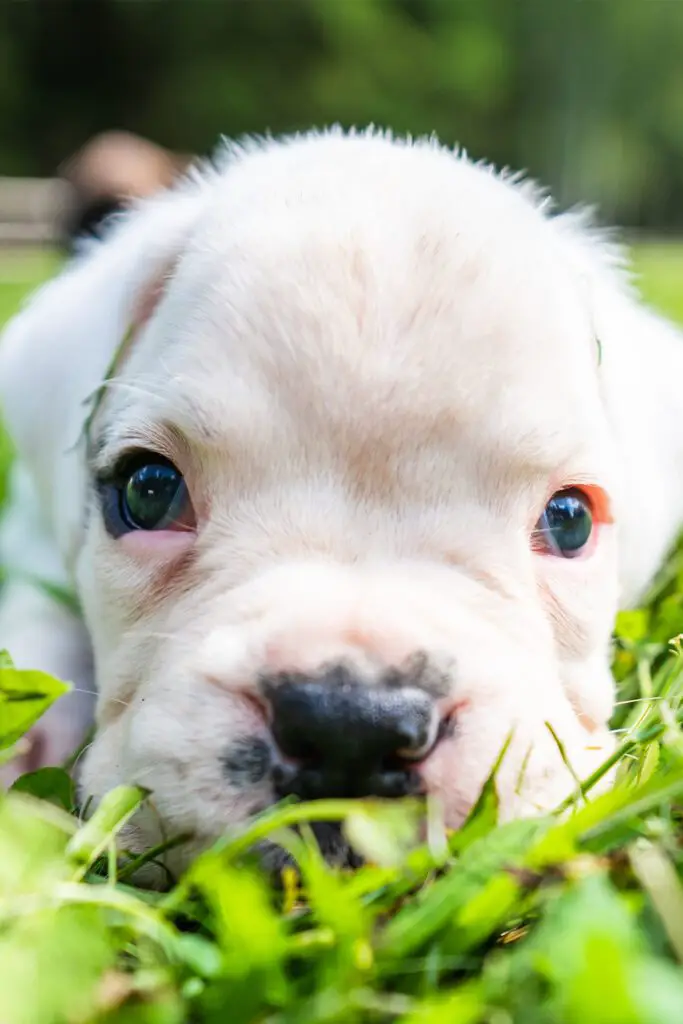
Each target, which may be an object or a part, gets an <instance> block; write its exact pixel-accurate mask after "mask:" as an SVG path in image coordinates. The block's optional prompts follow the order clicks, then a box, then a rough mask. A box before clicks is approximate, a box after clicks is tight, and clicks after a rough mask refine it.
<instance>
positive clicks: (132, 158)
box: [58, 131, 191, 252]
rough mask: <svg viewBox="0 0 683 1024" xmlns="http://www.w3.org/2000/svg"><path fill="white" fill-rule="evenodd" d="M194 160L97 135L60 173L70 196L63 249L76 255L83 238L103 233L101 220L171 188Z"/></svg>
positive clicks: (132, 138) (116, 134)
mask: <svg viewBox="0 0 683 1024" xmlns="http://www.w3.org/2000/svg"><path fill="white" fill-rule="evenodd" d="M190 162H191V157H189V156H187V155H185V154H179V153H173V152H171V151H170V150H167V149H164V148H163V147H162V146H158V145H157V144H156V143H154V142H150V141H149V140H148V139H144V138H142V137H140V136H139V135H134V134H132V133H131V132H125V131H106V132H102V133H100V134H98V135H95V136H93V137H92V138H91V139H90V140H89V141H88V142H86V144H85V145H84V146H83V147H82V148H81V149H79V150H78V151H77V152H76V153H75V154H73V156H71V157H69V158H68V159H67V160H65V161H64V163H63V164H62V165H61V166H60V167H59V170H58V173H59V176H60V177H61V178H62V180H63V181H64V182H65V183H66V184H67V186H68V187H69V191H70V193H71V194H70V197H69V199H68V200H67V206H66V209H65V211H64V214H63V216H62V219H61V224H60V235H61V242H62V245H63V246H64V248H66V249H67V250H68V251H70V252H72V251H74V249H76V248H77V246H78V242H79V240H80V239H83V238H88V237H92V236H93V235H97V234H99V232H100V230H101V227H102V224H103V222H104V221H105V220H106V219H107V218H108V217H109V216H111V215H112V214H114V213H117V212H119V211H121V210H124V209H125V208H126V207H127V206H128V205H129V203H130V202H131V201H134V200H136V199H144V198H145V197H147V196H150V195H152V194H153V193H154V192H157V191H159V190H160V189H163V188H168V187H169V186H170V185H172V184H173V182H174V180H175V179H176V178H177V177H178V176H179V175H180V174H182V173H183V171H185V170H186V168H187V167H188V165H189V164H190Z"/></svg>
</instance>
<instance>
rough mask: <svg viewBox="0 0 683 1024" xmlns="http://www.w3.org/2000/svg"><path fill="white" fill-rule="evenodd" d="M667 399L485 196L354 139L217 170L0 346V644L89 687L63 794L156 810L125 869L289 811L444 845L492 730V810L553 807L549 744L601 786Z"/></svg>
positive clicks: (564, 245) (599, 275)
mask: <svg viewBox="0 0 683 1024" xmlns="http://www.w3.org/2000/svg"><path fill="white" fill-rule="evenodd" d="M105 378H107V382H106V383H105V385H104V387H103V388H102V387H101V386H102V383H103V381H105ZM682 381H683V344H682V342H681V337H680V336H679V335H678V333H677V332H676V331H675V330H674V329H673V328H672V327H671V326H669V325H668V324H667V323H666V322H664V321H663V320H661V319H659V318H658V317H657V316H656V315H654V314H653V313H651V312H649V311H647V310H646V309H644V308H643V307H641V306H640V305H639V303H638V300H637V298H636V297H634V295H633V294H632V293H631V291H630V288H629V285H628V282H627V280H626V278H625V276H624V273H623V272H622V270H621V265H620V258H619V254H618V252H615V250H614V248H613V247H612V246H611V245H609V244H607V243H606V242H605V240H604V239H603V238H602V237H601V236H600V235H599V234H597V233H595V232H593V231H592V230H591V229H590V228H587V227H586V226H585V225H584V224H583V222H582V220H581V218H577V217H576V216H573V215H562V216H553V215H552V213H551V211H550V210H549V207H548V204H547V202H546V200H545V199H544V198H543V197H542V196H541V195H540V194H539V193H538V192H537V191H536V190H535V189H534V188H533V187H531V186H529V185H526V184H524V183H520V181H519V180H518V179H517V178H514V177H510V176H507V175H504V174H502V175H501V174H496V173H494V171H493V170H492V169H491V168H489V167H487V166H484V165H481V164H474V163H472V162H470V161H469V160H468V159H467V157H466V156H464V155H462V154H458V153H455V154H454V153H453V152H451V151H449V150H447V149H444V148H441V147H440V146H438V145H437V144H436V143H434V142H432V141H428V142H427V141H423V142H405V141H400V140H394V139H392V138H391V137H389V136H387V135H383V134H380V133H375V132H367V133H359V134H352V135H350V136H349V135H344V134H343V133H341V132H339V131H331V132H328V133H323V134H315V133H314V134H310V135H304V136H300V137H296V138H290V139H285V140H283V141H279V142H278V141H266V142H253V143H248V144H247V145H245V146H232V145H228V146H227V147H226V148H225V150H224V152H223V153H222V155H221V157H220V159H219V160H218V162H217V166H216V167H214V168H207V169H204V170H202V171H198V172H197V173H196V174H195V175H194V176H193V177H191V178H190V179H189V180H187V181H186V182H184V183H183V184H182V185H180V186H178V187H176V188H174V189H172V190H171V191H169V192H167V193H165V194H163V195H162V196H161V197H158V198H156V199H152V200H150V201H147V202H145V203H144V204H142V205H141V206H140V207H139V208H138V209H136V210H135V211H133V212H132V213H130V214H129V215H126V216H125V217H124V218H123V219H122V220H121V221H120V223H119V224H117V225H114V226H113V228H112V229H111V231H110V232H109V234H108V236H107V237H106V238H105V240H104V241H103V242H102V243H96V244H94V246H93V247H92V248H91V249H90V250H89V251H88V252H87V253H86V254H84V255H83V256H82V257H81V258H79V259H78V260H77V261H76V262H74V263H73V264H72V265H70V266H69V267H68V268H67V270H66V271H64V273H62V274H61V275H60V276H59V277H58V278H57V279H56V280H55V281H53V282H52V283H50V284H48V285H47V287H45V288H44V289H43V290H42V291H41V292H39V293H38V295H37V296H36V297H35V298H34V299H33V300H32V301H31V302H29V304H28V306H27V307H26V308H25V310H24V311H22V312H21V313H20V314H19V315H18V317H17V318H16V319H15V320H14V321H13V322H12V323H11V325H10V326H9V328H8V329H7V331H6V334H5V336H4V338H3V340H2V344H1V347H0V398H1V401H2V405H3V408H4V412H5V416H6V419H7V422H8V424H9V427H10V430H11V432H12V434H13V437H14V439H15V442H16V445H17V449H18V453H19V458H20V462H19V464H18V467H17V474H18V475H19V477H20V479H21V480H23V483H22V486H23V487H25V488H29V489H31V490H32V491H33V501H34V503H35V508H34V509H30V508H28V507H26V503H25V502H23V503H22V505H21V512H20V515H21V519H20V521H19V524H18V525H19V536H17V534H16V533H15V534H14V535H12V539H11V540H9V541H8V536H10V527H12V528H13V529H16V528H17V522H16V519H15V521H14V526H12V521H11V518H12V517H11V516H10V521H9V523H8V524H6V536H5V554H6V556H7V551H8V548H10V549H11V550H10V554H11V558H10V568H11V570H12V571H13V578H14V579H15V582H10V583H9V584H8V585H7V587H6V591H5V597H4V605H3V609H2V613H1V616H0V643H1V644H2V646H6V647H8V648H9V650H10V652H14V654H15V656H16V658H17V660H18V661H20V662H21V663H22V664H25V665H33V664H35V665H39V666H40V667H43V668H48V669H50V668H52V669H54V670H55V671H57V672H59V674H60V675H62V676H64V677H67V678H72V679H75V680H76V681H77V682H78V684H79V686H80V688H81V689H85V690H88V689H92V684H91V682H89V681H88V672H87V657H86V648H87V644H88V643H89V644H90V645H91V646H92V651H93V654H94V679H95V682H96V687H97V690H98V691H99V696H98V702H97V713H96V718H97V734H96V738H95V740H94V743H93V745H92V747H91V748H90V750H89V752H88V754H87V756H86V758H85V763H84V769H83V788H84V793H85V794H88V795H93V796H95V797H97V796H99V795H101V794H102V793H104V792H105V791H107V790H108V789H110V788H111V787H113V786H115V785H117V784H118V783H122V782H129V783H140V784H141V785H143V786H145V787H147V788H148V789H150V790H151V791H152V797H151V809H150V810H149V811H147V812H146V814H143V815H141V816H140V817H139V818H138V819H137V821H136V823H135V826H134V829H133V831H132V833H131V834H130V836H129V842H130V844H131V845H132V846H133V847H135V848H141V847H144V846H145V845H146V844H151V843H154V842H155V841H158V839H159V837H160V835H161V834H164V835H173V834H174V833H190V834H191V835H192V836H193V837H194V839H195V842H194V844H193V845H192V846H191V847H190V849H198V848H200V847H201V846H203V845H205V844H207V843H208V842H210V841H211V840H212V839H214V838H215V837H216V836H217V835H219V834H220V833H221V832H223V831H224V830H225V829H226V827H228V826H232V825H236V824H239V823H241V822H244V821H245V820H247V819H248V818H249V816H250V815H253V814H254V813H255V812H256V811H258V810H259V809H262V808H263V807H265V806H267V805H269V804H270V803H272V802H273V801H275V800H277V799H278V798H279V797H281V796H283V795H286V794H290V793H293V794H296V795H298V796H300V797H302V798H314V797H325V796H338V795H363V794H374V795H380V796H397V795H401V794H404V793H414V792H426V793H432V794H434V795H436V796H437V797H438V798H439V799H440V801H441V803H442V805H443V808H444V811H445V816H446V819H447V823H448V824H449V825H450V826H453V827H457V826H458V824H459V823H460V822H461V821H462V820H463V816H464V815H465V814H466V813H467V810H468V808H470V806H471V805H472V802H473V800H475V799H476V797H477V794H478V791H479V788H480V786H481V784H482V781H483V780H484V779H485V777H486V776H487V774H488V773H489V771H490V769H491V766H492V764H493V763H494V761H495V759H496V757H497V755H498V754H499V751H500V750H501V747H502V746H503V744H504V743H505V741H506V739H507V738H508V737H509V736H510V735H512V742H511V745H510V747H509V749H508V752H507V754H506V756H505V759H504V761H503V765H502V768H501V771H500V774H499V777H498V788H499V796H500V800H501V809H502V814H503V815H504V816H505V817H510V816H514V815H520V814H526V813H535V812H536V811H538V810H539V809H544V808H548V807H552V806H553V805H555V804H556V803H557V802H558V801H560V800H561V799H562V798H563V797H565V796H566V795H567V794H568V793H570V792H571V791H572V789H573V788H574V787H575V780H574V778H573V775H572V771H570V769H569V768H568V767H567V765H566V764H565V761H564V760H563V757H562V756H561V753H560V750H559V749H558V744H557V743H556V740H555V738H554V737H553V735H552V732H551V729H550V728H549V726H550V727H551V728H552V731H553V732H554V733H555V734H556V736H557V737H558V738H559V739H560V741H561V742H562V744H563V746H564V749H565V751H566V756H567V758H568V759H569V762H570V763H571V767H572V769H573V772H574V773H575V774H576V775H578V776H581V777H583V776H586V775H587V774H588V773H590V772H591V771H592V770H593V769H595V767H596V766H597V765H598V764H599V763H600V762H601V761H602V760H603V759H604V758H605V757H606V756H607V755H608V753H609V751H610V750H611V748H612V741H611V737H610V733H609V730H608V726H607V723H608V719H609V717H610V713H611V709H612V703H613V686H612V679H611V676H610V637H611V630H612V626H613V622H614V616H615V612H616V611H617V609H618V607H619V606H620V605H624V604H628V603H630V602H633V601H634V600H635V599H637V597H638V595H639V594H640V593H641V592H642V589H643V588H644V587H645V585H646V584H647V583H648V581H649V580H650V578H651V576H652V574H653V573H654V571H655V570H656V568H657V566H658V563H659V562H660V560H661V558H662V556H663V555H664V553H665V551H666V549H667V546H668V545H669V544H670V543H671V542H672V541H673V539H674V537H675V535H676V533H677V531H678V528H679V525H680V524H681V521H682V520H683V472H681V467H683V416H681V414H680V413H681V405H682V403H681V399H680V394H679V393H680V390H681V386H682V385H681V382H682ZM98 389H99V390H98ZM22 531H23V536H22V535H21V534H22ZM57 556H58V557H57ZM41 567H42V571H45V572H48V573H49V574H50V578H51V579H52V581H53V582H61V583H62V584H65V585H69V586H71V587H72V588H73V591H74V593H76V594H77V596H78V598H79V600H80V603H81V606H82V610H83V620H84V623H85V627H84V628H83V627H82V626H81V625H80V623H79V622H78V621H77V619H76V618H75V617H72V613H71V612H67V611H66V610H65V609H64V607H61V606H55V605H54V603H52V604H51V603H50V598H49V597H48V596H47V595H46V594H45V593H44V592H41V590H40V589H39V587H37V586H36V584H35V581H34V577H35V576H36V574H37V573H39V572H40V571H41ZM60 573H63V576H60V575H59V574H60ZM64 708H65V709H66V708H67V702H66V701H65V702H64ZM57 709H59V705H58V706H57ZM65 713H66V712H64V713H62V719H63V718H64V714H65ZM55 714H57V712H55ZM48 725H49V720H48ZM80 725H81V723H80V722H76V721H75V719H74V726H78V727H80ZM59 729H60V727H59V723H58V728H57V733H58V734H59ZM61 729H62V733H61V739H60V736H59V735H58V736H57V741H55V742H54V743H53V744H52V745H51V744H50V742H49V740H48V741H44V742H43V751H45V750H47V751H49V752H50V754H51V755H52V756H56V754H57V748H58V747H59V746H60V745H61V746H68V745H71V744H72V743H73V741H74V739H75V736H74V735H73V731H72V730H71V731H70V730H69V729H66V730H64V722H63V721H62V723H61ZM65 731H66V733H68V735H67V736H66V740H68V744H67V743H66V740H65V737H64V732H65ZM62 752H63V751H62ZM43 756H44V755H43ZM179 856H180V855H179ZM185 856H187V854H185Z"/></svg>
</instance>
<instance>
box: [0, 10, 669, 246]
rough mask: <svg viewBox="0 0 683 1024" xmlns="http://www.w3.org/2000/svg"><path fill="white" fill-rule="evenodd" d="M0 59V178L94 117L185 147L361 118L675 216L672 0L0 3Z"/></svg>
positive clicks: (568, 196) (662, 220)
mask: <svg viewBox="0 0 683 1024" xmlns="http://www.w3.org/2000/svg"><path fill="white" fill-rule="evenodd" d="M0 67H2V69H3V74H2V76H1V78H0V174H8V175H9V174H12V175H15V174H17V175H18V174H21V175H35V174H38V175H42V174H52V173H53V172H54V170H55V168H56V166H57V165H58V163H59V162H60V161H61V160H62V159H63V157H64V156H66V155H67V154H69V153H71V152H72V151H73V150H74V149H75V148H76V147H78V146H79V145H80V144H81V143H83V142H84V141H85V140H86V139H87V138H88V137H89V136H90V135H91V134H92V133H94V132H96V131H99V130H102V129H106V128H115V127H118V128H127V129H130V130H132V131H137V132H140V133H142V134H145V135H147V136H149V137H151V138H153V139H154V140H155V141H158V142H160V143H162V144H165V145H167V146H170V147H173V148H175V149H178V150H181V151H189V152H197V153H203V152H206V151H207V150H209V149H210V148H211V147H212V146H213V145H214V143H215V141H216V138H217V136H218V135H219V133H221V132H223V133H226V134H229V135H234V134H240V133H243V132H257V133H259V132H263V131H264V130H266V129H270V130H272V131H274V132H280V131H285V130H287V131H289V130H293V129H299V128H304V127H308V126H310V125H311V124H318V125H321V124H326V123H329V122H331V121H339V122H341V123H342V124H345V125H350V124H366V123H368V122H370V121H373V122H377V123H380V124H384V125H390V126H391V127H393V128H394V129H396V130H397V131H400V132H405V131H410V132H414V133H424V132H431V131H436V132H437V133H438V134H439V136H440V137H441V138H442V139H443V140H444V141H445V142H448V143H455V142H456V141H457V142H459V143H460V144H462V145H463V146H465V147H466V148H467V149H468V150H469V151H470V152H471V153H472V154H474V155H475V156H477V157H487V158H489V159H492V160H494V161H496V162H497V163H501V164H509V165H511V166H513V167H516V168H526V169H528V170H529V171H530V173H531V174H533V175H534V176H536V177H538V178H540V179H541V180H542V181H544V182H545V183H546V184H548V185H549V186H551V188H552V189H553V191H554V193H555V195H556V196H557V198H558V200H559V201H560V202H561V203H562V204H563V205H564V204H568V203H573V202H576V201H577V200H581V201H584V202H586V201H587V202H596V203H599V204H600V208H601V211H602V213H603V215H604V218H605V219H606V220H608V221H616V222H618V223H620V224H624V225H627V226H629V227H637V228H641V229H647V230H649V231H653V232H657V233H662V232H666V233H668V232H671V231H675V230H677V229H680V228H681V227H682V226H683V3H681V2H680V0H156V2H154V0H43V2H41V0H23V2H20V0H17V2H12V0H6V2H5V3H4V4H2V5H0Z"/></svg>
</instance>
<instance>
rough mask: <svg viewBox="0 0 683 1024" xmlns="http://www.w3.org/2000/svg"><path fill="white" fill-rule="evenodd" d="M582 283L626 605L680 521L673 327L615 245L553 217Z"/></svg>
mask: <svg viewBox="0 0 683 1024" xmlns="http://www.w3.org/2000/svg"><path fill="white" fill-rule="evenodd" d="M553 220H554V224H555V226H556V228H557V230H559V232H560V235H561V238H562V241H563V244H564V245H565V251H566V252H567V254H568V256H569V258H570V259H571V260H572V261H573V263H574V266H575V267H576V269H577V271H578V273H579V274H580V277H581V283H582V285H583V286H584V287H585V289H586V295H587V301H588V302H589V304H590V310H591V315H592V319H593V324H594V328H595V333H596V337H597V339H598V341H599V344H600V349H601V360H600V365H599V368H598V373H599V375H600V382H601V388H602V394H603V397H604V403H605V410H606V413H607V416H608V418H609V421H610V423H611V426H612V430H613V435H614V439H615V444H616V449H617V457H618V458H619V459H620V461H621V466H620V470H621V476H622V481H623V486H622V488H621V493H620V494H619V495H617V496H615V499H616V500H615V503H616V508H615V511H616V522H617V528H618V530H619V550H620V563H621V564H620V578H621V589H622V607H623V606H628V605H631V604H634V603H636V602H637V601H638V600H639V598H640V597H642V595H643V591H644V590H645V589H646V588H647V586H648V584H649V583H650V582H651V580H652V577H653V575H654V574H655V573H656V571H657V569H658V568H659V566H660V564H661V561H662V559H663V558H664V557H665V555H666V552H667V549H668V548H669V547H670V545H671V544H672V543H673V542H674V541H675V539H676V537H677V534H678V532H679V531H680V529H681V527H682V526H683V333H682V332H681V331H679V330H678V329H677V328H676V327H675V326H674V325H673V324H672V323H670V322H668V321H667V320H665V319H664V318H663V317H661V316H659V315H657V314H656V313H655V312H653V311H652V310H651V309H648V308H647V307H646V306H645V305H644V304H643V303H642V302H641V300H640V299H639V297H638V295H637V294H636V293H635V291H634V289H633V288H632V287H631V283H630V279H629V276H628V274H627V273H626V272H625V270H624V263H625V260H624V257H623V254H622V252H621V251H620V250H619V248H618V247H616V246H614V245H613V244H611V243H610V242H609V240H608V239H606V238H605V237H604V236H601V235H600V233H599V232H597V231H594V230H591V229H590V227H586V224H585V218H583V217H582V216H577V215H574V214H563V215H562V216H559V217H556V218H553Z"/></svg>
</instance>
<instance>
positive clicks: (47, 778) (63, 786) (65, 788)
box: [10, 768, 75, 811]
mask: <svg viewBox="0 0 683 1024" xmlns="http://www.w3.org/2000/svg"><path fill="white" fill-rule="evenodd" d="M10 792H15V793H28V794H29V796H34V797H36V798H37V799H40V800H47V801H49V802H50V803H52V804H56V806H57V807H61V808H63V809H64V810H65V811H71V810H73V808H74V803H75V794H74V784H73V780H72V779H71V776H70V775H69V773H68V772H65V771H64V769H63V768H39V769H38V771H35V772H26V774H24V775H21V776H20V777H19V778H18V779H17V780H16V782H15V783H14V784H13V785H12V786H11V789H10Z"/></svg>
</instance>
